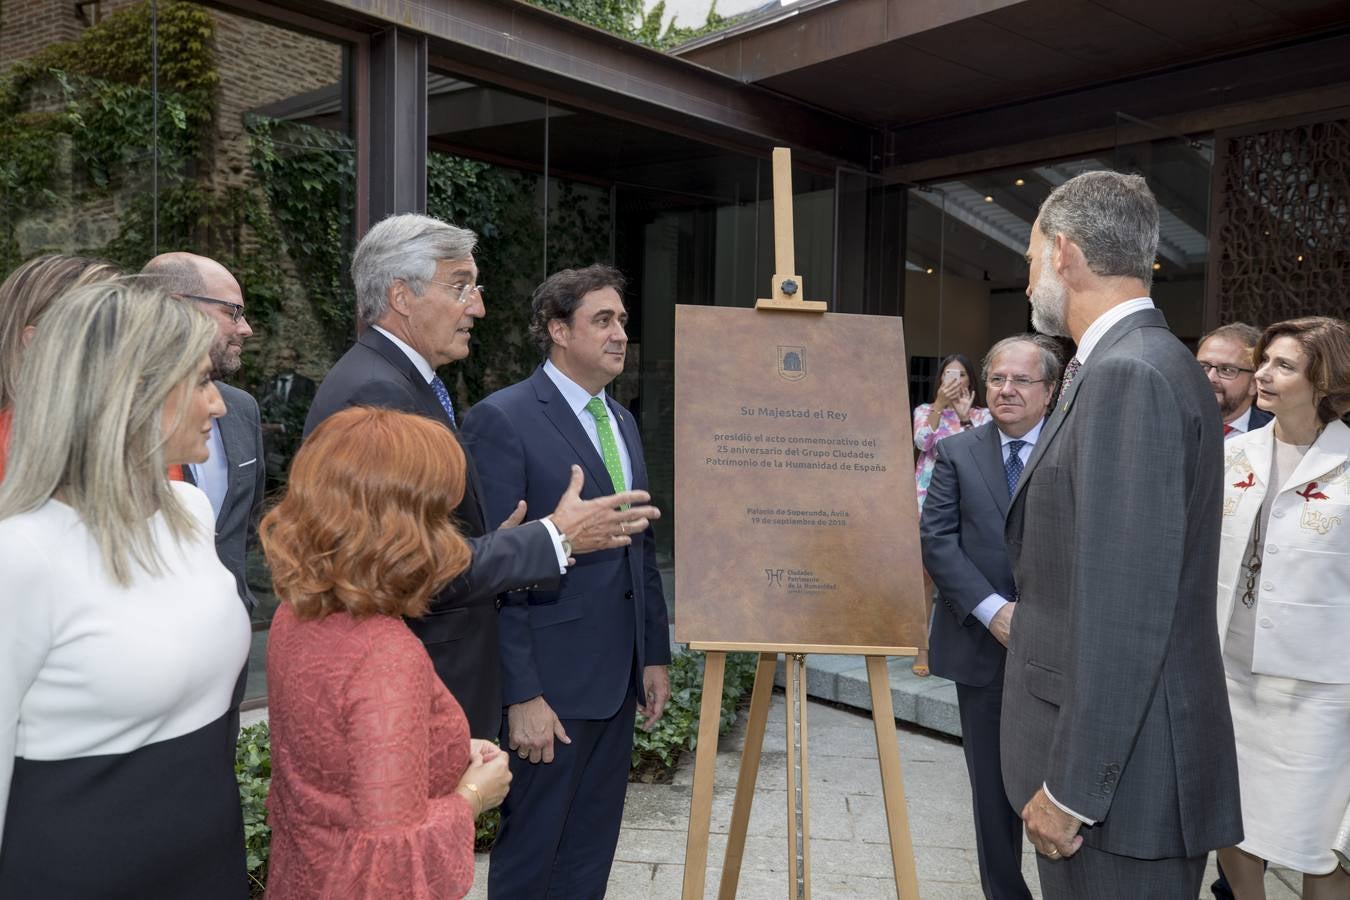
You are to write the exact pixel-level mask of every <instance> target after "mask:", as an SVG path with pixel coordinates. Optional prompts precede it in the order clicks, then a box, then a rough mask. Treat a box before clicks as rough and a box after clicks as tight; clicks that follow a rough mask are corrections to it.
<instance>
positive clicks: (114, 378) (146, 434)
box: [0, 278, 216, 585]
mask: <svg viewBox="0 0 1350 900" xmlns="http://www.w3.org/2000/svg"><path fill="white" fill-rule="evenodd" d="M215 335H216V326H215V325H214V324H212V322H211V320H210V319H208V318H207V317H206V315H205V314H203V313H202V312H201V311H200V310H198V309H197V308H196V307H195V306H194V305H193V304H190V303H182V302H180V301H178V300H174V299H172V298H171V297H169V295H168V294H166V293H164V292H163V291H161V290H157V289H154V288H151V287H148V286H147V285H146V284H145V282H144V281H143V280H140V281H138V280H136V279H131V278H119V279H116V280H112V281H104V282H100V283H96V284H91V285H87V286H85V287H81V288H77V289H75V290H73V291H71V292H70V293H68V294H66V295H65V296H64V297H62V298H61V299H60V300H59V301H58V302H56V303H54V304H52V307H51V308H50V309H49V310H47V312H46V314H45V315H43V317H42V327H40V328H39V329H38V330H37V335H36V337H34V339H33V342H32V344H31V345H30V346H29V347H28V349H27V350H26V351H25V352H24V363H23V368H22V369H21V370H20V373H19V382H18V390H17V392H16V393H15V397H14V425H13V432H12V437H11V439H10V448H9V466H8V470H7V471H6V473H5V476H6V477H5V480H4V483H3V484H0V520H2V519H7V518H9V517H10V516H14V515H18V514H20V513H25V512H29V511H31V510H34V509H37V508H38V507H40V506H42V505H43V504H44V503H46V502H47V501H48V500H50V499H51V498H52V497H53V496H54V495H55V494H56V493H57V491H61V492H62V499H63V500H64V501H65V503H67V504H68V505H69V506H71V507H72V508H73V509H74V510H75V511H76V512H77V513H78V514H79V516H80V519H81V520H82V521H83V522H84V525H85V527H86V528H87V529H88V530H89V533H90V535H91V536H92V537H93V538H94V542H95V543H96V544H97V545H98V548H99V552H100V555H101V556H102V558H103V563H104V565H105V566H106V567H107V570H108V573H109V574H110V575H111V576H112V578H113V580H114V581H116V582H117V583H118V584H121V585H126V584H129V583H130V581H131V576H132V572H133V569H134V568H136V567H138V566H139V567H140V568H143V569H145V570H146V571H149V572H151V573H158V572H159V571H161V569H160V565H161V563H162V560H163V554H164V551H165V550H167V549H169V548H166V547H162V546H160V545H159V544H158V543H157V542H156V539H155V533H154V520H153V518H152V517H153V516H154V514H155V513H156V512H157V511H158V512H159V513H160V514H162V515H163V517H164V519H165V521H166V523H167V525H168V527H169V531H170V533H171V534H172V535H173V536H174V538H175V539H177V540H180V541H181V540H183V539H184V538H186V537H188V536H190V535H193V534H197V533H199V532H200V526H199V525H198V523H197V521H196V519H194V518H193V517H192V514H191V513H190V512H188V510H187V509H186V508H185V507H184V506H183V505H182V504H181V503H180V502H179V501H178V499H177V497H176V496H175V492H174V490H173V488H171V487H170V484H169V480H168V479H167V478H166V477H165V475H164V471H165V468H166V461H165V458H164V447H165V438H164V427H163V425H164V423H162V422H161V418H162V416H163V411H164V406H165V402H166V401H167V400H168V398H169V395H170V394H172V393H174V392H175V391H176V392H179V396H180V397H186V396H187V395H188V393H189V392H190V391H191V390H192V388H193V387H194V386H195V385H196V383H197V378H196V375H197V368H198V366H200V365H201V363H202V362H203V361H204V360H205V359H206V357H207V353H208V352H209V350H210V349H211V341H212V340H213V339H214V338H215ZM186 405H187V404H186V403H182V402H180V403H179V404H178V415H179V416H180V417H181V416H185V415H186Z"/></svg>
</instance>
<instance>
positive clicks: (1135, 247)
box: [1040, 171, 1158, 289]
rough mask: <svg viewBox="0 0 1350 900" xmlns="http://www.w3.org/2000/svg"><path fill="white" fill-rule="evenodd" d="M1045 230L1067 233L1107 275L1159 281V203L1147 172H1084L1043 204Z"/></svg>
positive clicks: (1090, 262)
mask: <svg viewBox="0 0 1350 900" xmlns="http://www.w3.org/2000/svg"><path fill="white" fill-rule="evenodd" d="M1040 222H1041V234H1043V235H1045V237H1046V238H1047V239H1049V240H1051V241H1053V240H1054V239H1055V236H1056V235H1059V234H1062V235H1064V236H1065V237H1066V238H1068V239H1069V240H1071V241H1073V242H1074V243H1075V244H1077V245H1078V246H1079V247H1081V248H1082V250H1083V256H1084V258H1085V259H1086V260H1087V264H1088V268H1089V269H1091V270H1092V271H1093V272H1094V273H1096V274H1097V275H1101V276H1104V277H1126V278H1138V279H1139V280H1140V281H1142V282H1144V287H1145V289H1148V288H1150V287H1152V285H1153V260H1154V259H1155V258H1156V257H1157V255H1158V201H1157V200H1156V199H1154V197H1153V192H1152V191H1150V190H1149V188H1148V182H1146V181H1144V177H1143V176H1142V175H1125V174H1122V173H1120V172H1110V171H1102V172H1084V173H1082V174H1081V175H1077V176H1075V177H1073V178H1070V179H1069V180H1068V181H1066V182H1064V183H1063V184H1061V185H1060V186H1059V187H1057V188H1055V189H1054V190H1053V191H1051V192H1050V196H1049V197H1046V198H1045V202H1044V203H1042V204H1041V212H1040Z"/></svg>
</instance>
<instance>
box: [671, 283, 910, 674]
mask: <svg viewBox="0 0 1350 900" xmlns="http://www.w3.org/2000/svg"><path fill="white" fill-rule="evenodd" d="M913 446H914V445H913V439H912V434H911V427H910V411H909V402H908V397H907V391H906V378H905V350H904V335H903V331H902V328H901V320H900V319H899V318H895V317H882V316H856V315H840V314H833V313H821V314H814V315H810V314H801V313H795V314H794V313H781V312H766V311H756V310H753V309H735V308H725V307H721V308H719V307H708V306H678V307H677V308H676V313H675V495H676V503H677V508H678V512H677V515H676V522H675V581H676V593H677V595H678V597H679V600H678V603H677V605H678V611H677V615H676V617H675V635H676V640H678V641H681V642H704V643H706V642H716V643H725V644H736V645H741V646H745V647H751V646H755V645H776V646H779V647H806V648H821V649H822V650H824V648H839V649H836V650H835V652H847V651H846V650H844V649H843V648H878V649H875V650H874V651H872V652H873V655H887V654H891V655H894V654H896V653H898V652H901V649H902V648H915V647H922V646H926V644H925V632H926V629H925V623H924V620H923V603H922V590H923V587H922V584H923V582H922V574H921V568H920V566H921V561H920V556H919V540H918V514H917V502H916V498H915V488H914V450H913ZM826 652H828V651H826ZM854 652H862V650H860V649H858V650H854ZM910 652H912V650H911V651H910Z"/></svg>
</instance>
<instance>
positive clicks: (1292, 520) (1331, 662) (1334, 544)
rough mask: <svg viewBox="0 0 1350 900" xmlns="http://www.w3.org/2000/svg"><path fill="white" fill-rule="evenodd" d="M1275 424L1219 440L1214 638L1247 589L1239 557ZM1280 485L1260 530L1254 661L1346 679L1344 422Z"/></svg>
mask: <svg viewBox="0 0 1350 900" xmlns="http://www.w3.org/2000/svg"><path fill="white" fill-rule="evenodd" d="M1274 451H1275V424H1274V422H1271V423H1270V424H1268V425H1265V426H1264V427H1261V428H1258V429H1256V430H1255V431H1252V432H1249V433H1247V434H1244V435H1237V436H1234V437H1232V438H1230V439H1229V441H1228V442H1227V443H1226V444H1225V445H1224V490H1223V528H1222V533H1223V538H1222V540H1221V541H1220V543H1219V590H1218V624H1219V644H1220V646H1222V645H1223V642H1224V641H1225V640H1226V639H1227V637H1228V622H1229V619H1230V618H1231V617H1232V615H1233V608H1234V604H1236V603H1237V602H1239V601H1238V597H1239V595H1240V594H1241V593H1242V592H1243V591H1245V590H1246V586H1247V570H1246V569H1245V568H1243V565H1242V562H1243V558H1244V556H1245V555H1246V553H1247V548H1248V544H1249V542H1250V540H1251V533H1252V525H1253V524H1254V523H1255V522H1256V519H1257V517H1258V516H1259V515H1260V513H1261V504H1262V502H1263V501H1264V500H1265V496H1266V492H1267V491H1268V490H1271V489H1272V486H1271V485H1269V484H1267V481H1268V480H1269V478H1270V462H1271V456H1272V454H1273V453H1274ZM1273 489H1274V490H1276V491H1278V494H1277V496H1276V497H1275V500H1274V501H1273V504H1272V506H1271V511H1270V520H1269V522H1268V524H1267V525H1266V530H1265V552H1264V553H1263V554H1262V556H1261V572H1260V578H1259V584H1260V592H1259V601H1258V604H1257V607H1256V613H1257V616H1256V640H1255V644H1254V646H1253V651H1252V669H1253V671H1254V672H1255V673H1256V674H1258V675H1274V676H1278V677H1281V678H1297V679H1300V680H1302V681H1316V682H1322V683H1325V684H1350V653H1347V652H1346V647H1347V644H1350V428H1347V427H1346V426H1345V424H1344V423H1342V422H1340V421H1334V422H1331V423H1330V424H1329V425H1327V427H1326V428H1325V429H1323V431H1322V434H1321V435H1320V436H1319V437H1318V438H1317V441H1316V442H1315V443H1314V444H1313V445H1312V446H1311V447H1310V448H1308V452H1307V454H1306V455H1305V456H1304V457H1303V460H1302V462H1300V463H1299V465H1298V468H1297V469H1295V470H1294V472H1293V474H1292V475H1290V476H1289V477H1288V479H1287V480H1286V481H1285V483H1284V484H1283V485H1279V486H1274V487H1273Z"/></svg>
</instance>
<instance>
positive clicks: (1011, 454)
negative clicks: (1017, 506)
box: [1003, 441, 1027, 497]
mask: <svg viewBox="0 0 1350 900" xmlns="http://www.w3.org/2000/svg"><path fill="white" fill-rule="evenodd" d="M1026 445H1027V442H1026V441H1008V461H1007V462H1005V463H1004V464H1003V474H1004V475H1006V476H1007V478H1008V496H1009V497H1011V496H1012V495H1013V494H1014V493H1016V492H1017V479H1019V478H1021V477H1022V448H1023V447H1025V446H1026Z"/></svg>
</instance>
